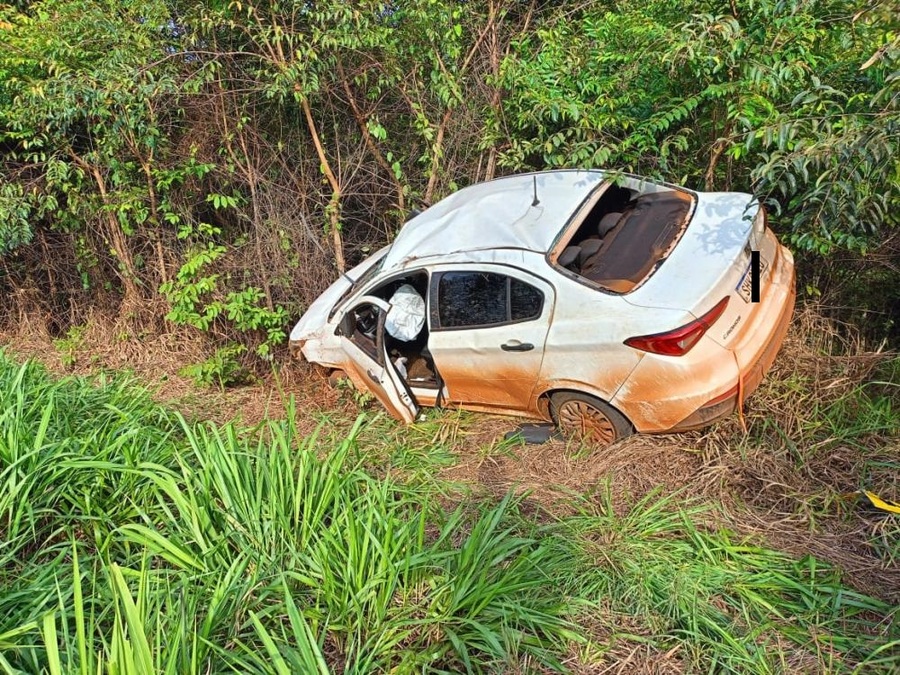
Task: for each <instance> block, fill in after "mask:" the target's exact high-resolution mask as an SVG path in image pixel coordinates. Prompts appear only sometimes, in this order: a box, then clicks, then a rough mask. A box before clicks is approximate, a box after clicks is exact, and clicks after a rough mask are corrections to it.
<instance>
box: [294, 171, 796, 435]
mask: <svg viewBox="0 0 900 675" xmlns="http://www.w3.org/2000/svg"><path fill="white" fill-rule="evenodd" d="M753 251H758V252H759V253H758V258H757V259H758V263H757V264H756V265H755V266H754V265H753V264H751V260H753V258H754V255H753ZM401 286H403V287H405V288H406V289H407V290H409V288H410V287H412V288H413V289H415V291H416V292H417V293H418V294H419V295H420V296H421V298H422V299H423V300H424V303H423V305H422V306H423V307H424V314H425V316H424V320H423V321H422V327H421V330H420V331H419V333H418V334H416V335H415V336H414V337H413V338H412V339H408V338H409V337H410V336H409V335H405V336H403V338H404V339H398V338H397V337H395V336H394V335H392V334H391V333H390V332H389V331H388V330H386V329H385V325H386V322H387V323H388V325H390V321H389V317H390V316H391V315H390V314H389V313H390V312H392V311H393V310H392V308H391V305H390V302H391V299H392V297H395V296H394V293H396V292H397V289H398V288H400V287H401ZM751 295H758V297H751ZM794 297H795V279H794V265H793V258H792V256H791V254H790V252H788V251H787V249H785V248H784V247H783V246H781V245H780V244H779V243H778V241H777V240H776V238H775V236H774V234H773V233H772V232H771V230H769V229H768V227H767V225H766V215H765V210H764V209H763V208H762V207H761V205H760V204H759V203H758V201H757V200H756V199H754V198H753V197H752V196H750V195H746V194H740V193H701V192H694V191H691V190H687V189H684V188H680V187H677V186H674V185H668V184H662V183H658V182H651V181H648V180H645V179H641V178H639V177H635V176H629V175H622V174H615V175H613V174H608V173H606V172H603V171H574V170H566V171H551V172H541V173H536V174H525V175H517V176H510V177H506V178H500V179H496V180H493V181H489V182H487V183H480V184H476V185H473V186H471V187H468V188H464V189H462V190H460V191H459V192H457V193H455V194H453V195H451V196H450V197H448V198H446V199H444V200H442V201H440V202H438V203H437V204H435V205H434V206H432V207H431V208H429V209H428V210H426V211H425V212H423V213H421V214H419V215H418V216H416V217H415V218H413V219H411V220H410V221H408V222H407V223H406V224H405V225H404V227H403V229H402V230H401V231H400V233H399V234H398V235H397V237H396V239H395V241H394V242H393V244H391V245H390V246H388V247H385V248H384V249H382V250H380V251H378V252H377V253H375V254H374V255H372V256H371V257H369V258H368V259H367V260H365V261H363V262H362V263H361V264H360V265H359V266H357V267H356V268H354V269H353V270H351V271H350V272H348V273H347V274H345V275H344V276H342V278H341V279H339V280H338V281H337V282H335V283H334V284H333V285H332V286H331V287H330V288H329V289H328V290H327V291H326V292H325V293H324V294H322V296H320V297H319V298H318V299H317V300H316V301H315V302H314V303H313V304H312V305H311V306H310V307H309V309H308V311H307V312H306V313H305V314H304V316H303V317H302V318H301V319H300V321H299V322H298V323H297V325H296V326H295V328H294V329H293V331H292V332H291V347H292V352H293V353H294V354H295V355H299V353H300V352H302V354H303V356H304V357H305V358H306V359H307V360H309V361H311V362H314V363H319V364H321V365H323V366H326V367H329V368H334V369H340V370H343V371H344V372H345V373H346V374H347V375H348V376H349V377H350V378H351V380H352V381H353V382H354V384H355V385H356V386H357V387H358V388H359V389H361V390H367V391H370V392H371V393H372V394H374V395H375V396H376V397H377V398H378V399H379V400H380V401H381V402H382V403H383V404H384V406H385V407H386V408H387V409H388V410H389V411H390V412H391V414H392V415H394V416H395V417H397V418H398V419H402V420H405V421H407V422H409V421H412V420H413V419H415V416H416V414H417V411H418V409H419V407H420V406H435V405H446V406H458V407H462V408H466V409H471V410H481V411H489V412H495V413H502V414H510V415H518V416H523V417H529V418H539V419H545V420H551V419H552V420H553V421H555V422H557V423H559V424H560V425H561V426H563V427H565V428H566V429H568V430H570V431H574V432H577V433H580V434H582V435H585V436H590V437H593V438H595V439H597V440H599V441H602V442H611V441H614V440H617V439H618V438H621V437H622V436H624V435H627V434H628V433H630V432H631V431H632V430H637V431H639V432H646V433H653V432H665V431H673V430H684V429H691V428H697V427H701V426H704V425H706V424H709V423H711V422H713V421H715V420H717V419H720V418H721V417H724V416H727V415H729V414H731V413H732V412H734V410H735V409H736V408H737V407H738V406H739V405H740V404H741V402H742V400H743V399H744V398H745V397H746V396H748V395H749V394H750V393H751V392H752V391H753V390H754V389H755V388H756V387H757V385H758V384H759V382H760V381H761V379H762V377H763V374H764V373H765V372H766V370H767V369H768V368H769V366H770V365H771V364H772V361H773V360H774V357H775V354H776V352H777V351H778V348H779V347H780V345H781V342H782V340H783V338H784V334H785V332H786V330H787V326H788V324H789V322H790V318H791V314H792V311H793V306H794ZM753 300H757V301H753Z"/></svg>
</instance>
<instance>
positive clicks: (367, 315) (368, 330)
mask: <svg viewBox="0 0 900 675" xmlns="http://www.w3.org/2000/svg"><path fill="white" fill-rule="evenodd" d="M377 328H378V313H377V311H376V310H375V308H374V307H370V306H367V307H362V308H360V309H358V310H356V330H358V331H359V332H360V333H362V334H363V335H367V336H369V337H371V338H374V337H375V330H376V329H377Z"/></svg>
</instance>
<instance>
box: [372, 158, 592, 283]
mask: <svg viewBox="0 0 900 675" xmlns="http://www.w3.org/2000/svg"><path fill="white" fill-rule="evenodd" d="M535 177H536V178H537V198H538V200H539V203H538V205H537V206H532V202H533V200H534V186H535ZM603 181H604V172H602V171H578V170H560V171H551V172H542V173H538V174H520V175H516V176H509V177H506V178H498V179H496V180H492V181H489V182H487V183H479V184H477V185H472V186H470V187H467V188H463V189H462V190H459V191H458V192H456V193H454V194H453V195H451V196H450V197H448V198H446V199H444V200H442V201H440V202H438V203H437V204H435V205H434V206H432V207H431V208H429V209H428V210H427V211H425V212H424V213H422V214H420V215H418V216H416V217H415V218H413V219H412V220H410V221H409V222H408V223H406V225H404V226H403V229H402V230H401V231H400V233H399V234H398V235H397V238H396V239H395V240H394V243H393V244H392V245H391V248H390V250H389V251H388V253H387V255H386V256H385V259H384V263H383V265H382V269H391V268H396V267H402V266H404V265H405V264H406V263H408V262H410V261H413V260H418V259H420V258H428V257H431V256H437V255H447V254H452V253H459V252H463V251H476V250H490V249H497V248H518V249H527V250H531V251H538V252H546V251H548V250H549V248H550V246H551V245H552V244H553V241H554V240H555V239H556V236H557V235H558V234H559V232H560V230H561V229H562V228H563V226H564V225H565V224H566V223H567V222H568V220H569V218H570V217H571V216H572V214H573V213H574V211H575V210H576V209H577V208H578V206H579V205H580V204H581V203H582V202H583V201H584V199H585V198H586V197H587V196H588V195H589V194H590V193H591V192H592V191H593V189H594V188H596V187H597V186H598V185H599V184H600V183H602V182H603Z"/></svg>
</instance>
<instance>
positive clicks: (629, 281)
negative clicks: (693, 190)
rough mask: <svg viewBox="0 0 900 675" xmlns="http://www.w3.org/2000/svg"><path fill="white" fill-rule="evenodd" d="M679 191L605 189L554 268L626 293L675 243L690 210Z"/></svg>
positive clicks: (626, 186)
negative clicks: (559, 266) (560, 268)
mask: <svg viewBox="0 0 900 675" xmlns="http://www.w3.org/2000/svg"><path fill="white" fill-rule="evenodd" d="M692 202H693V200H692V198H691V196H690V195H689V194H688V193H686V192H682V191H680V190H675V189H671V188H667V187H664V186H659V185H648V184H646V183H645V184H640V183H639V182H637V181H635V182H632V183H630V184H629V183H627V182H626V183H625V184H624V185H610V186H609V187H607V188H606V190H605V191H604V192H603V194H602V195H601V196H600V198H599V199H598V200H597V202H596V203H595V204H594V205H593V206H592V207H591V208H590V210H589V211H588V213H587V215H586V216H585V218H584V220H582V221H581V224H579V225H578V226H577V228H576V230H575V234H574V235H573V236H572V237H571V239H570V240H569V243H568V245H567V246H566V247H565V248H564V249H563V251H562V252H561V253H560V254H559V255H558V256H557V259H556V264H558V265H561V266H563V267H565V268H566V269H568V270H570V271H572V272H574V273H575V274H577V275H579V276H581V277H583V278H585V279H588V280H589V281H592V282H594V283H595V284H598V285H600V286H602V287H603V288H606V289H608V290H610V291H613V292H616V293H628V292H629V291H631V290H632V289H633V288H634V287H635V286H637V285H638V284H639V283H641V282H642V281H643V280H644V279H646V278H647V277H648V276H650V274H651V273H652V272H653V271H654V270H655V269H656V267H658V266H659V264H660V263H661V262H662V261H663V260H665V259H666V257H667V256H668V255H669V253H670V252H671V250H672V249H673V248H674V247H675V244H677V243H678V240H679V239H680V238H681V234H682V232H683V231H684V226H685V225H686V223H687V220H688V216H689V214H690V210H691V205H692Z"/></svg>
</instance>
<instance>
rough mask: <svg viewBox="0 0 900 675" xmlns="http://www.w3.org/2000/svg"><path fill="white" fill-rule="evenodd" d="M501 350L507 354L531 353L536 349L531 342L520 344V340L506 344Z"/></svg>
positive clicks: (501, 346)
mask: <svg viewBox="0 0 900 675" xmlns="http://www.w3.org/2000/svg"><path fill="white" fill-rule="evenodd" d="M500 349H502V350H503V351H505V352H530V351H531V350H532V349H534V345H533V344H531V343H530V342H519V341H518V340H511V341H510V342H507V343H506V344H502V345H500Z"/></svg>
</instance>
